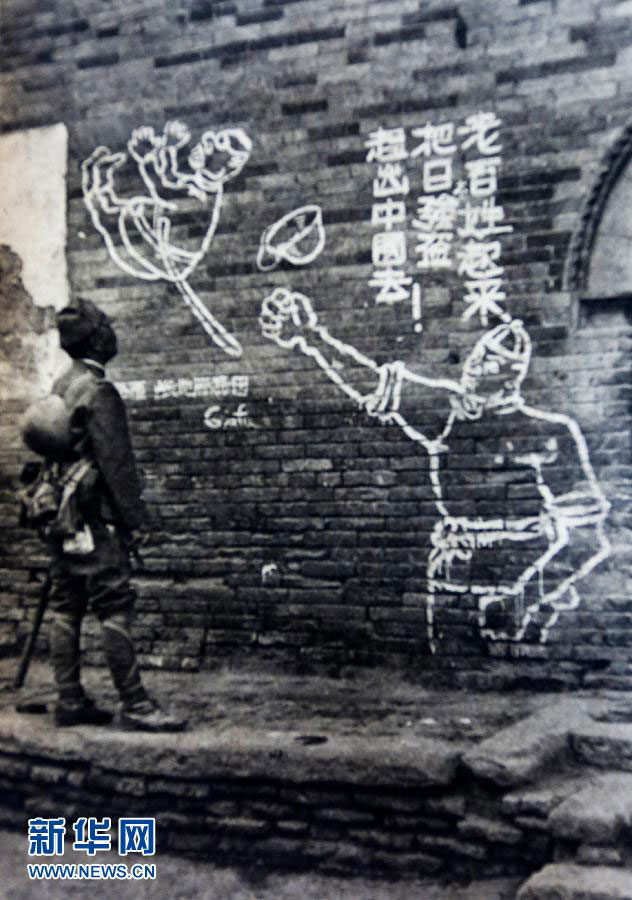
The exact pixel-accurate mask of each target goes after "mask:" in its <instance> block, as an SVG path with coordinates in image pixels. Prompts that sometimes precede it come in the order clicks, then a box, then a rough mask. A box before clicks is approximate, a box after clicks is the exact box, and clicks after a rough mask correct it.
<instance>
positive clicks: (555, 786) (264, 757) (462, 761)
mask: <svg viewBox="0 0 632 900" xmlns="http://www.w3.org/2000/svg"><path fill="white" fill-rule="evenodd" d="M3 665H4V672H5V681H4V687H5V690H4V691H3V692H2V694H0V699H2V701H3V703H4V706H3V708H2V709H1V710H0V788H1V798H0V821H2V822H3V823H4V824H6V825H8V826H10V827H14V828H18V829H21V830H24V831H25V830H26V819H28V818H29V817H34V816H45V817H49V816H50V817H53V816H60V815H64V816H65V817H66V819H67V821H74V820H75V819H76V818H78V817H80V816H85V815H95V816H98V817H99V818H103V817H104V816H109V817H111V818H112V819H113V820H114V821H115V820H116V819H117V818H118V817H122V816H135V815H138V816H155V818H156V820H157V830H158V839H159V843H160V849H162V850H165V851H172V852H177V853H182V854H186V855H188V856H197V857H200V858H205V859H213V860H214V861H215V862H217V863H220V864H229V865H230V864H236V863H237V864H239V865H241V866H244V865H246V866H251V867H253V868H255V867H257V868H262V869H279V868H291V869H299V870H300V869H305V870H311V871H315V870H318V871H320V872H325V873H331V874H356V873H357V872H359V871H361V872H362V873H363V874H364V875H367V874H369V875H374V876H376V877H378V876H381V877H384V876H386V877H397V878H405V877H420V876H430V875H432V876H433V877H436V878H444V877H445V878H453V879H454V878H456V879H459V880H461V881H468V880H474V879H477V878H481V877H486V878H489V877H518V878H519V879H520V883H521V885H522V886H521V887H520V889H519V892H518V894H517V896H518V897H519V898H520V900H544V898H554V897H555V898H557V897H562V898H566V897H568V898H569V900H570V898H577V900H578V898H580V897H581V898H582V900H597V898H599V900H607V898H616V900H621V898H632V861H631V850H632V841H631V840H630V837H631V834H632V832H631V827H632V724H625V723H621V722H614V721H597V719H596V718H595V716H596V717H597V718H603V717H605V718H607V713H608V709H610V708H611V706H612V705H613V704H614V703H615V699H616V701H617V702H620V701H621V700H622V699H625V696H624V695H621V694H619V695H617V697H616V698H615V696H614V695H610V696H604V695H601V696H599V695H597V694H591V693H589V692H586V693H582V694H577V695H573V696H561V695H537V694H533V693H530V694H523V693H514V694H503V695H494V694H489V693H487V694H465V693H449V692H432V691H425V690H423V689H422V688H420V687H419V686H416V685H411V684H404V683H401V682H398V681H397V680H396V679H395V678H394V677H393V676H389V675H384V674H380V675H373V676H368V675H364V676H360V675H358V676H357V677H356V678H354V679H353V680H349V681H340V680H334V679H326V678H316V677H312V678H296V677H291V676H286V675H282V674H274V673H269V674H261V673H244V672H240V673H234V672H223V673H218V674H212V673H205V674H200V673H196V674H187V675H166V674H164V673H148V676H147V681H148V684H149V687H150V689H151V690H152V692H153V693H154V695H155V696H157V697H158V698H159V699H160V700H161V702H162V703H163V705H164V706H165V707H167V708H171V709H173V710H178V712H181V713H182V712H184V713H185V714H187V715H189V717H190V720H191V727H190V728H189V730H188V731H187V732H185V733H183V734H174V735H147V734H142V733H135V732H126V731H123V730H121V729H120V728H118V727H117V726H116V725H112V726H108V727H105V728H103V727H102V728H96V727H87V726H82V727H75V728H66V729H58V728H55V727H54V726H53V724H52V721H51V718H50V714H47V715H34V714H27V715H24V714H18V713H16V712H15V710H14V708H13V707H14V703H15V700H16V696H15V695H14V694H13V693H12V692H11V691H10V690H9V689H8V675H9V666H8V663H7V661H4V663H3ZM47 678H48V675H47V670H46V668H45V667H42V666H35V668H34V671H33V673H32V675H31V677H30V681H29V688H28V691H27V698H28V696H29V695H30V697H31V699H35V698H40V699H42V698H44V699H45V698H46V696H47V694H49V693H50V683H49V682H48V681H47ZM87 687H88V689H89V691H90V692H91V693H92V694H93V695H94V696H99V697H100V698H103V699H104V701H105V705H107V704H108V703H112V704H113V700H114V698H113V696H112V693H111V688H110V687H109V682H108V680H107V677H106V674H105V673H104V672H101V671H99V670H89V671H88V673H87ZM22 699H24V696H23V698H22Z"/></svg>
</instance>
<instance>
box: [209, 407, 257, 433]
mask: <svg viewBox="0 0 632 900" xmlns="http://www.w3.org/2000/svg"><path fill="white" fill-rule="evenodd" d="M204 424H205V425H206V427H207V428H210V429H211V431H220V430H221V429H224V428H258V427H259V426H258V425H257V423H256V422H255V421H254V419H252V417H251V416H250V413H249V412H248V407H247V406H246V404H245V403H240V404H239V406H238V407H237V409H235V410H234V412H232V413H225V412H224V411H223V409H222V407H221V406H217V405H213V406H209V408H208V409H207V410H206V412H205V413H204Z"/></svg>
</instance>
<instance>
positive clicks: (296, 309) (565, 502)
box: [259, 288, 610, 652]
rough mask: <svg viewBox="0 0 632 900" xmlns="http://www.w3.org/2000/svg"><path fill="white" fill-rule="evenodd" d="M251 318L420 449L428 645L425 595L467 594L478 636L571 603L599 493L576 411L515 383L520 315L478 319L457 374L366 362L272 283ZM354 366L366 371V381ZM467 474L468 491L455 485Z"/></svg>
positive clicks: (514, 628)
mask: <svg viewBox="0 0 632 900" xmlns="http://www.w3.org/2000/svg"><path fill="white" fill-rule="evenodd" d="M259 321H260V325H261V328H262V331H263V334H264V335H265V336H266V337H268V338H269V339H270V340H273V341H274V342H275V343H276V344H278V345H279V346H280V347H283V348H284V349H288V350H289V349H298V350H300V351H301V352H302V353H304V354H305V355H306V356H308V357H310V358H312V359H313V360H314V361H315V362H316V363H317V364H318V365H319V366H320V367H321V368H322V370H323V371H324V372H325V373H326V375H327V376H328V377H329V378H330V379H331V380H332V381H333V382H334V383H335V384H336V385H337V386H338V387H339V388H340V389H341V390H342V391H343V392H344V393H345V394H346V395H347V396H348V397H350V399H351V400H353V401H354V402H355V403H356V404H357V405H358V406H359V407H360V408H362V409H364V410H365V412H367V414H368V415H370V416H373V417H377V418H379V419H380V421H382V422H384V423H387V424H394V425H398V426H399V427H400V428H401V429H402V431H403V432H404V433H405V434H406V435H407V437H409V438H410V439H411V440H412V441H414V442H415V443H417V444H419V445H420V446H421V447H422V448H423V449H424V451H425V452H426V453H427V454H428V458H429V475H430V483H431V487H432V491H433V494H434V502H435V506H436V510H437V513H438V516H439V518H438V520H437V522H436V523H435V526H434V528H433V530H432V534H431V536H430V543H431V549H430V552H429V554H428V559H427V595H426V598H427V599H426V623H427V636H428V640H429V644H430V648H431V650H432V652H436V649H437V640H438V639H439V638H440V637H443V634H442V633H441V632H440V631H439V628H438V625H437V622H436V612H437V605H438V603H441V604H442V609H443V610H444V611H445V610H447V611H448V612H449V611H450V609H454V607H457V609H458V607H459V605H464V606H466V605H467V604H468V602H471V604H472V605H473V606H474V607H475V608H476V610H477V613H476V615H477V621H478V627H479V630H480V634H481V636H482V637H483V638H486V639H489V640H510V641H520V640H522V639H524V638H525V636H526V635H527V629H528V628H529V626H531V629H532V631H535V635H536V636H537V637H538V638H539V640H540V641H541V642H545V641H546V640H547V638H548V635H549V632H550V629H551V628H552V627H553V625H554V624H555V623H556V621H557V620H558V618H559V615H560V612H562V611H564V610H570V609H574V608H576V607H577V606H578V604H579V602H580V597H579V593H578V591H577V588H576V585H577V583H578V582H579V581H580V580H581V579H582V578H585V577H586V576H587V575H588V574H589V573H590V572H591V571H592V570H593V569H594V568H595V567H596V566H597V565H599V563H601V562H602V561H603V560H604V559H606V557H607V556H608V555H609V553H610V544H609V542H608V539H607V537H606V535H605V533H604V520H605V518H606V515H607V513H608V509H609V503H608V502H607V500H606V499H605V497H604V494H603V492H602V490H601V488H600V486H599V484H598V482H597V479H596V477H595V473H594V471H593V468H592V465H591V463H590V459H589V454H588V448H587V445H586V441H585V439H584V436H583V434H582V432H581V430H580V428H579V426H578V425H577V423H576V422H575V421H574V420H573V419H572V418H571V417H570V416H567V415H565V414H562V413H555V412H548V411H545V410H542V409H537V408H534V407H532V406H529V405H528V404H527V403H526V401H525V400H524V398H523V397H522V395H521V385H522V382H523V380H524V378H525V375H526V373H527V370H528V367H529V363H530V358H531V341H530V338H529V335H528V334H527V332H526V330H525V328H524V326H523V324H522V322H521V321H519V320H516V319H514V320H512V321H510V322H504V323H503V324H501V325H498V326H496V327H495V328H491V329H490V330H488V331H487V332H485V333H484V334H483V335H482V336H481V337H480V338H479V340H478V341H477V343H476V344H475V346H474V348H473V349H472V350H471V352H470V353H469V355H468V357H467V358H466V360H465V362H464V364H463V368H462V374H461V378H460V380H458V381H457V380H455V379H451V378H440V377H436V376H432V375H424V374H419V373H417V372H413V371H411V369H410V368H408V367H407V366H406V365H405V363H403V362H401V361H397V362H392V363H387V364H385V365H378V364H377V363H376V362H375V361H373V360H371V359H370V358H368V357H366V356H365V355H364V354H362V353H361V352H360V351H358V350H357V349H356V348H355V347H353V346H351V345H349V344H346V343H344V342H342V341H340V340H338V339H337V338H335V337H333V336H332V335H331V334H329V332H328V331H327V329H326V328H325V327H324V326H322V325H320V324H319V322H318V318H317V315H316V313H315V312H314V310H313V307H312V304H311V302H310V300H309V299H308V298H307V297H305V296H304V295H302V294H299V293H295V292H291V291H289V290H287V289H285V288H277V289H276V290H275V291H274V292H273V293H272V294H270V295H269V296H268V297H266V298H265V300H264V301H263V305H262V311H261V316H260V320H259ZM367 373H368V374H370V375H371V377H372V378H373V379H374V382H375V383H374V387H373V388H372V389H369V390H368V391H367V390H366V386H367V381H366V377H367ZM360 383H362V385H363V388H362V389H360V388H359V387H358V384H360ZM429 396H430V397H431V398H432V405H431V406H429V405H428V397H429ZM441 397H443V398H444V400H445V405H444V408H443V411H441V403H440V398H441ZM424 398H425V403H424ZM438 407H439V408H438ZM451 457H453V459H452V460H451ZM464 470H465V473H464ZM468 475H469V476H473V477H474V479H475V480H474V484H475V485H476V486H477V487H478V493H479V497H478V498H475V499H472V498H469V497H468V492H467V477H468ZM481 482H482V484H481ZM471 483H472V481H470V484H471ZM525 512H526V513H527V514H526V515H525Z"/></svg>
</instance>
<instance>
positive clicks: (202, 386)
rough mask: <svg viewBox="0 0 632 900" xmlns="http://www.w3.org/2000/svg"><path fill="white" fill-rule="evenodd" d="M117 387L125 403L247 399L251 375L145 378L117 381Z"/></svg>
mask: <svg viewBox="0 0 632 900" xmlns="http://www.w3.org/2000/svg"><path fill="white" fill-rule="evenodd" d="M116 387H117V389H118V391H119V393H120V394H121V396H122V397H123V399H124V400H130V401H132V402H142V401H143V400H166V399H170V398H172V397H185V398H187V399H191V400H197V399H199V398H201V397H247V396H248V392H249V390H250V378H249V376H248V375H194V376H193V377H192V378H189V377H186V378H158V379H157V380H156V381H155V382H149V381H147V380H145V379H139V380H135V381H117V382H116Z"/></svg>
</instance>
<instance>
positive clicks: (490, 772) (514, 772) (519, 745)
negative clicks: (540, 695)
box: [463, 697, 592, 788]
mask: <svg viewBox="0 0 632 900" xmlns="http://www.w3.org/2000/svg"><path fill="white" fill-rule="evenodd" d="M589 713H590V703H589V702H587V701H585V700H584V699H582V698H574V697H569V698H564V699H562V700H558V701H556V702H554V703H550V704H548V705H546V706H544V707H543V708H542V709H541V710H539V711H538V712H535V713H533V714H532V715H530V716H528V717H527V718H525V719H522V720H521V721H519V722H516V723H515V724H514V725H511V726H509V727H508V728H504V729H502V730H501V731H499V732H497V733H496V734H495V735H493V737H490V738H488V739H487V740H485V741H483V742H482V743H480V744H478V745H477V746H476V747H474V748H473V749H472V750H470V751H469V752H467V753H466V754H465V755H464V757H463V763H464V764H465V766H466V767H467V768H468V769H469V770H470V772H471V773H472V774H473V775H474V776H476V777H477V778H483V779H485V780H486V781H492V782H494V783H495V784H497V785H498V786H499V787H504V788H517V787H520V786H523V785H526V784H529V783H532V782H534V781H536V780H537V779H540V778H542V777H543V776H545V777H546V774H547V773H549V772H550V771H551V768H552V767H555V766H563V765H564V764H565V763H566V762H569V761H570V759H571V754H570V740H571V735H572V734H574V733H576V732H582V733H583V732H584V731H585V730H586V729H587V728H588V727H589V723H590V722H591V721H592V720H591V719H590V718H589Z"/></svg>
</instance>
